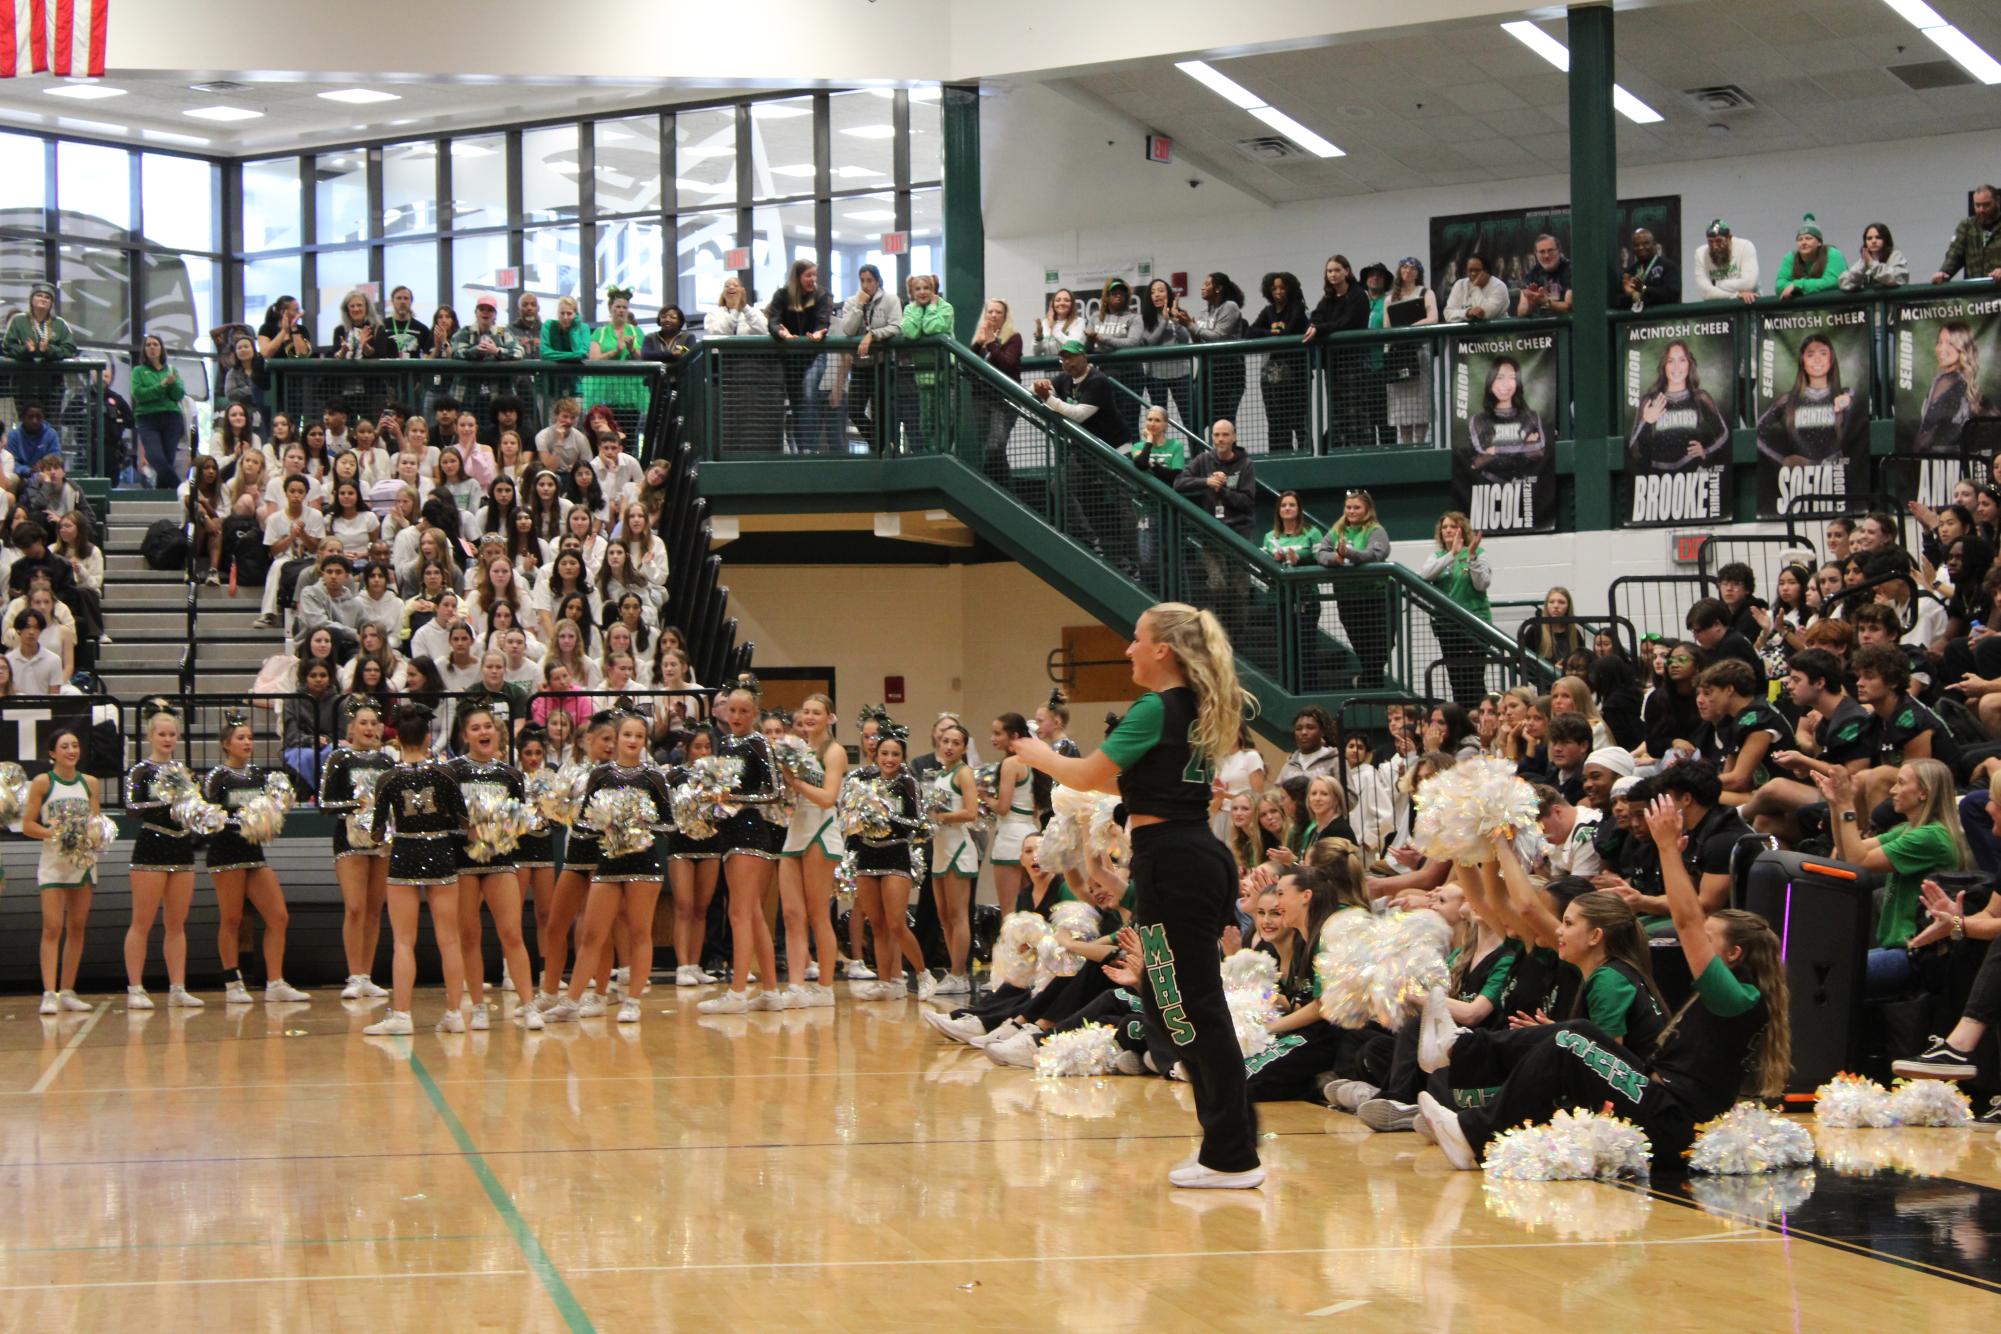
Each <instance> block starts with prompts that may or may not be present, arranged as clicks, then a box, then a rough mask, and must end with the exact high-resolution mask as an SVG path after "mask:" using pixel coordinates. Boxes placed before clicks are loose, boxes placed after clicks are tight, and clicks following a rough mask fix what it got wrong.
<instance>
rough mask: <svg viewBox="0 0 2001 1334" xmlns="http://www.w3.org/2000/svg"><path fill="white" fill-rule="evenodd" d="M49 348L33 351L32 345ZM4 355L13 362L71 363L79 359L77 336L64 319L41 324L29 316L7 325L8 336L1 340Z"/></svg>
mask: <svg viewBox="0 0 2001 1334" xmlns="http://www.w3.org/2000/svg"><path fill="white" fill-rule="evenodd" d="M43 343H46V344H47V346H45V347H44V346H35V347H31V346H30V344H43ZM0 355H5V356H6V357H7V358H8V359H10V360H12V361H68V360H70V359H71V358H72V357H74V356H75V355H76V334H75V333H74V332H72V331H71V329H70V327H69V322H68V321H67V320H65V319H63V317H62V316H60V315H51V316H49V319H48V323H46V324H37V323H35V321H34V320H33V319H32V318H30V317H29V316H28V315H27V314H26V313H23V314H20V315H16V316H15V317H14V318H13V319H11V320H9V321H7V334H6V337H5V338H4V340H0Z"/></svg>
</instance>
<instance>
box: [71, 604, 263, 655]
mask: <svg viewBox="0 0 2001 1334" xmlns="http://www.w3.org/2000/svg"><path fill="white" fill-rule="evenodd" d="M256 619H257V604H256V603H254V602H253V603H251V604H250V605H248V606H246V607H242V608H236V607H229V608H226V609H217V608H213V607H204V608H202V610H201V618H200V621H199V622H198V627H199V634H200V635H201V637H202V638H203V639H209V638H215V637H222V638H231V639H239V638H251V637H255V638H256V639H257V640H258V641H259V642H263V641H265V640H270V641H272V642H276V641H277V639H278V638H279V635H278V632H277V631H276V630H259V629H257V628H255V626H254V625H253V624H252V623H253V622H254V621H255V620H256ZM104 621H105V626H106V628H107V629H109V630H110V631H111V633H112V635H113V637H115V638H117V639H119V640H123V639H125V638H126V637H128V636H129V637H131V638H133V639H135V640H136V639H146V638H151V637H155V636H160V635H172V636H176V637H183V638H184V637H185V636H186V634H187V628H188V618H187V613H186V611H185V610H183V609H182V608H180V607H178V606H177V607H173V608H171V609H168V608H154V607H143V606H141V607H128V606H120V607H118V608H117V609H115V610H114V609H112V608H108V607H107V608H106V609H105V613H104ZM114 647H115V646H114Z"/></svg>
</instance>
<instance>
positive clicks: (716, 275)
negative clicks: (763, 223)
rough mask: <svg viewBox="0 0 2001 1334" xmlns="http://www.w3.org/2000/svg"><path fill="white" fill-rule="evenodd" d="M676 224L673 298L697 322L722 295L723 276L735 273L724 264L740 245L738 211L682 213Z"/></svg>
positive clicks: (692, 320) (691, 322) (690, 319)
mask: <svg viewBox="0 0 2001 1334" xmlns="http://www.w3.org/2000/svg"><path fill="white" fill-rule="evenodd" d="M675 223H676V225H677V228H678V232H679V234H678V235H677V236H676V237H675V239H674V256H675V280H674V289H675V295H674V300H675V303H676V304H677V305H679V306H680V307H681V309H682V310H684V311H686V312H687V313H688V322H689V323H690V324H694V323H696V322H698V321H699V320H700V319H701V314H700V312H703V311H706V310H708V309H709V307H711V306H713V305H715V304H716V301H717V299H718V298H719V297H720V296H721V295H722V290H723V279H724V278H727V277H729V275H730V274H732V273H734V272H736V270H735V269H733V268H727V267H725V266H724V263H723V261H724V259H725V257H726V254H727V252H728V251H730V250H731V249H734V248H735V246H736V244H737V235H736V210H735V209H729V210H726V211H724V212H720V213H683V214H681V215H679V216H678V217H677V218H676V219H675Z"/></svg>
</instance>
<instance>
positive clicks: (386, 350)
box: [328, 288, 390, 361]
mask: <svg viewBox="0 0 2001 1334" xmlns="http://www.w3.org/2000/svg"><path fill="white" fill-rule="evenodd" d="M340 312H341V313H340V323H339V324H337V325H335V326H334V340H333V350H332V351H331V352H330V353H329V354H328V355H330V356H333V357H336V358H338V359H340V360H342V361H362V360H368V361H373V360H376V359H378V358H381V357H386V356H389V355H390V341H389V335H388V334H386V333H384V332H383V330H382V324H381V321H379V320H377V319H376V318H375V302H374V300H373V299H372V298H371V297H370V296H369V295H368V293H366V292H364V291H362V290H361V289H359V288H356V289H355V290H354V291H352V292H349V293H348V294H347V295H346V296H345V297H343V298H341V303H340Z"/></svg>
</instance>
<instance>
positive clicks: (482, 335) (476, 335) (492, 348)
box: [452, 296, 521, 361]
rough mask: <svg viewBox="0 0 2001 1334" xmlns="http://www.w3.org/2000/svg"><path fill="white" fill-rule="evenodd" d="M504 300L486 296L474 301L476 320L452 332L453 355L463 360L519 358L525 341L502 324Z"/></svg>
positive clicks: (510, 359)
mask: <svg viewBox="0 0 2001 1334" xmlns="http://www.w3.org/2000/svg"><path fill="white" fill-rule="evenodd" d="M499 319H500V303H499V302H498V301H496V300H494V298H493V297H491V296H482V297H480V298H479V299H478V300H477V301H475V302H473V304H472V323H471V324H469V325H467V326H466V327H465V328H463V329H461V330H459V331H458V332H457V333H455V334H453V335H452V355H453V356H454V357H456V358H457V359H459V360H460V361H516V360H519V359H520V356H521V343H520V341H519V340H518V339H516V338H515V337H514V334H513V332H512V331H510V330H509V329H508V328H507V327H506V326H504V325H502V324H500V323H499V322H498V321H499Z"/></svg>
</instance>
